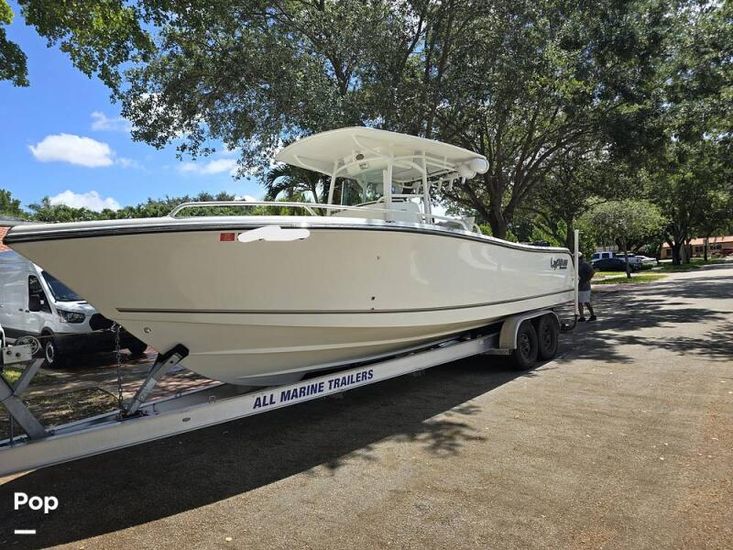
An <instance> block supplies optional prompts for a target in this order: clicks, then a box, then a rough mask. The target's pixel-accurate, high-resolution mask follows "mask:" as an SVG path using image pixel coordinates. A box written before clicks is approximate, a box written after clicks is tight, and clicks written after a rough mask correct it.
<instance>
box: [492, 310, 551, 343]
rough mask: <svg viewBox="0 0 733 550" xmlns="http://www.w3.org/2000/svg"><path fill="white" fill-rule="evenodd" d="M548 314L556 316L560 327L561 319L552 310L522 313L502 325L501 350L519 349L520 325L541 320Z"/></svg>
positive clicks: (500, 334)
mask: <svg viewBox="0 0 733 550" xmlns="http://www.w3.org/2000/svg"><path fill="white" fill-rule="evenodd" d="M548 314H549V315H554V316H555V318H556V319H557V322H558V326H559V324H560V319H559V318H558V317H557V313H555V312H554V311H552V310H551V309H542V310H539V311H530V312H527V313H520V314H519V315H513V316H511V317H509V318H508V319H506V320H505V321H504V323H503V324H502V325H501V332H500V333H499V348H500V349H502V350H513V349H517V333H518V332H519V325H521V324H522V323H523V322H524V321H526V320H528V319H539V318H540V317H542V316H544V315H548Z"/></svg>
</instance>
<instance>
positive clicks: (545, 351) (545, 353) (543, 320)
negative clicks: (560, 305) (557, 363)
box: [537, 313, 560, 361]
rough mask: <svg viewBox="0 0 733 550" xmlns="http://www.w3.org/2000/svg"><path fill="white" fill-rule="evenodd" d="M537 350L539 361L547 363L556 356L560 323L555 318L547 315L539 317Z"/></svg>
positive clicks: (549, 314)
mask: <svg viewBox="0 0 733 550" xmlns="http://www.w3.org/2000/svg"><path fill="white" fill-rule="evenodd" d="M537 339H538V350H537V355H538V356H539V358H540V360H542V361H548V360H550V359H552V358H553V357H555V355H557V348H558V347H559V344H560V342H559V339H560V323H558V321H557V317H555V316H554V315H552V314H551V313H548V314H547V315H543V316H542V317H540V320H539V322H538V323H537Z"/></svg>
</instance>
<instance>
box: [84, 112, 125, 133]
mask: <svg viewBox="0 0 733 550" xmlns="http://www.w3.org/2000/svg"><path fill="white" fill-rule="evenodd" d="M131 129H132V124H130V121H129V120H127V119H126V118H122V117H121V116H119V117H108V116H107V115H105V114H104V113H102V112H100V111H94V112H93V113H92V130H97V131H110V132H129V131H130V130H131Z"/></svg>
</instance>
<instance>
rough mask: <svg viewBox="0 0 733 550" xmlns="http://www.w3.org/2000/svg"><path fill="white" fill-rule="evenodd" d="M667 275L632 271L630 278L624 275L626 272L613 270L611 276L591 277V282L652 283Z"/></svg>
mask: <svg viewBox="0 0 733 550" xmlns="http://www.w3.org/2000/svg"><path fill="white" fill-rule="evenodd" d="M666 277H667V276H666V275H665V274H663V273H632V275H631V278H630V279H629V278H627V277H626V273H624V272H623V271H622V272H621V273H620V274H619V273H616V272H614V276H613V277H607V278H605V279H596V278H593V281H592V283H593V284H594V285H617V284H618V285H628V284H641V283H652V282H654V281H658V280H660V279H664V278H666Z"/></svg>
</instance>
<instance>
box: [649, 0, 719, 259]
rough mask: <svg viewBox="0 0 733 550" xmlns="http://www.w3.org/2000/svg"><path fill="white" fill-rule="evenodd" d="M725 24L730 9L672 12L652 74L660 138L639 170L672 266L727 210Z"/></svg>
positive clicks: (712, 5) (714, 6)
mask: <svg viewBox="0 0 733 550" xmlns="http://www.w3.org/2000/svg"><path fill="white" fill-rule="evenodd" d="M731 18H733V5H732V4H731V3H730V2H706V1H703V2H700V3H699V4H697V5H695V6H687V5H686V4H685V3H682V4H680V5H678V6H677V7H676V10H675V12H674V18H673V19H672V20H671V28H672V31H673V32H671V33H670V34H669V39H668V47H667V49H668V52H669V55H668V56H667V59H666V61H665V62H664V63H663V64H661V65H660V69H659V71H660V74H661V75H662V79H661V82H662V83H663V85H662V86H660V93H661V94H662V95H663V97H664V106H665V107H664V112H663V124H664V129H665V138H666V139H665V141H664V147H663V148H662V149H661V150H660V151H659V152H658V154H655V155H652V156H651V157H650V159H649V160H648V162H647V168H646V170H647V172H648V178H647V179H648V182H649V186H648V187H649V189H648V196H649V197H650V198H651V199H652V200H653V201H654V202H655V204H657V205H658V206H659V207H660V208H661V210H662V212H663V213H664V214H665V216H667V217H668V218H669V224H668V225H667V228H666V241H667V243H668V244H669V245H670V247H671V250H672V259H673V263H674V264H679V263H680V262H683V261H689V256H688V255H687V247H686V246H685V245H686V244H687V243H689V241H690V239H691V238H692V237H694V236H695V235H694V234H693V232H695V231H701V232H702V233H703V234H705V233H706V232H707V231H710V230H711V228H714V227H715V226H717V225H721V224H723V225H725V223H724V222H725V216H724V213H723V212H720V211H719V210H718V209H717V208H716V207H715V204H723V205H725V204H729V201H730V197H731V192H732V189H731V181H732V177H733V143H732V140H733V134H732V132H731V120H733V107H732V105H731V101H730V90H731V89H733V70H732V68H731V63H730V60H731V58H733V41H731V40H730V21H731ZM723 207H724V206H723ZM721 216H722V217H721Z"/></svg>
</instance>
